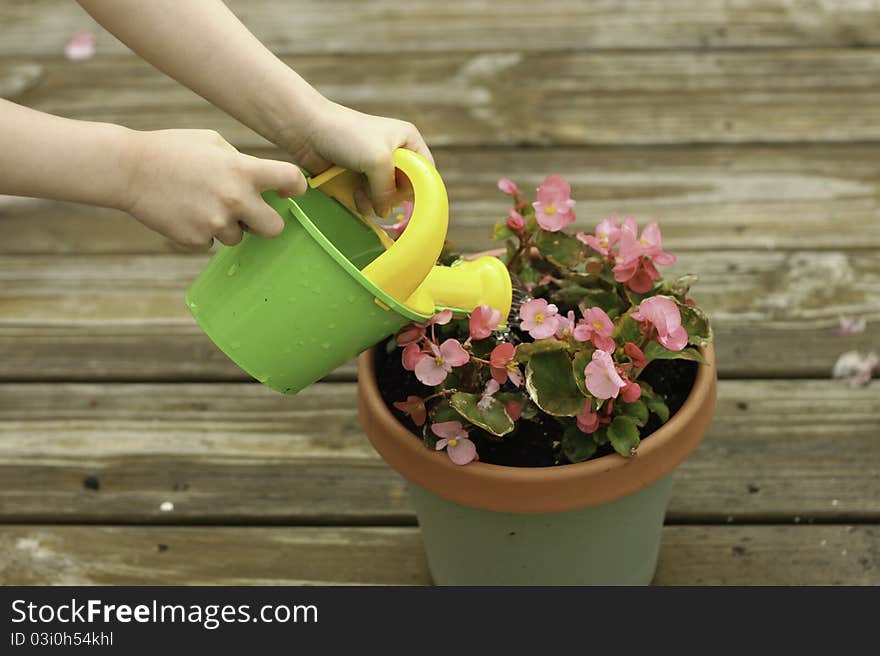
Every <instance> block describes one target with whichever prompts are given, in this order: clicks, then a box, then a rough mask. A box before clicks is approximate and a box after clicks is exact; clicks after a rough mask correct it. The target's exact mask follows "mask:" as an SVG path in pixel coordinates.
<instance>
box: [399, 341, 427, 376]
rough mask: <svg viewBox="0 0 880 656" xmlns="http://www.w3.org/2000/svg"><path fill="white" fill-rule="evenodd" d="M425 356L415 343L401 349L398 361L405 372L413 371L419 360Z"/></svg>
mask: <svg viewBox="0 0 880 656" xmlns="http://www.w3.org/2000/svg"><path fill="white" fill-rule="evenodd" d="M425 355H427V354H426V353H425V352H424V351H422V349H421V348H419V345H418V344H416V343H415V342H412V343H410V344H407V345H406V347H405V348H404V349H403V353H401V355H400V361H401V362H402V363H403V368H404V369H406V370H407V371H414V370H415V368H416V365H417V364H418V363H419V360H421V359H422V357H424V356H425Z"/></svg>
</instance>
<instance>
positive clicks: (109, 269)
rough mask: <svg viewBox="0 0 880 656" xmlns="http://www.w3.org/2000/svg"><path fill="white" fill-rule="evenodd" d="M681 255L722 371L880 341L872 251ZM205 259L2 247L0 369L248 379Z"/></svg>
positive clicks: (787, 367)
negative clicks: (857, 326)
mask: <svg viewBox="0 0 880 656" xmlns="http://www.w3.org/2000/svg"><path fill="white" fill-rule="evenodd" d="M680 255H681V256H680V258H679V263H678V264H676V265H675V266H674V267H670V268H669V269H668V272H669V275H676V274H677V273H686V272H696V273H698V274H699V276H700V278H701V281H700V283H699V286H698V287H697V288H696V290H695V296H696V298H697V299H698V300H699V301H700V303H701V304H702V305H703V306H704V307H705V308H706V310H707V311H708V312H709V313H710V315H711V316H712V318H713V321H714V325H715V328H716V335H717V340H716V341H717V354H718V366H719V371H720V372H721V375H723V376H736V377H765V376H778V377H786V376H789V377H790V376H812V377H816V376H818V377H825V376H827V375H828V372H830V370H831V366H832V365H833V363H834V361H835V360H836V358H837V355H838V354H839V353H840V352H843V351H845V350H849V349H853V348H861V349H863V350H869V349H871V348H876V344H877V342H878V338H880V321H878V319H880V262H878V260H877V258H876V257H874V255H873V254H872V253H871V252H870V251H792V252H782V251H778V252H777V251H715V252H712V251H700V252H682V253H681V254H680ZM207 257H208V255H207V254H205V255H202V256H200V257H194V256H182V255H180V256H175V255H156V256H114V255H107V256H92V257H76V256H62V255H58V256H0V379H5V380H61V379H69V380H138V381H149V380H215V379H218V380H245V379H247V376H245V375H244V374H243V373H242V372H241V371H239V370H238V368H237V367H235V366H234V365H233V364H232V363H231V361H228V360H227V359H226V357H225V356H224V355H223V354H222V353H220V352H219V350H218V349H216V347H214V346H213V344H212V343H211V342H210V341H209V340H208V338H207V337H206V336H205V335H204V334H203V333H202V332H201V330H200V329H199V328H198V326H197V325H196V324H195V322H194V320H193V319H192V318H191V317H190V316H189V311H188V309H187V308H186V305H185V304H184V302H183V294H184V290H185V289H186V287H187V286H188V285H189V284H190V282H191V281H192V280H193V279H194V278H195V277H196V275H197V274H198V272H199V270H200V269H201V267H202V266H203V265H204V262H205V260H206V259H207ZM840 315H848V316H863V317H865V318H867V319H868V320H869V324H868V328H867V330H866V331H865V332H864V333H863V334H861V335H855V336H850V337H835V338H833V339H832V338H831V332H830V331H831V330H832V328H833V327H835V326H836V325H837V324H838V317H839V316H840ZM829 340H830V341H829ZM352 371H353V369H352V368H351V367H350V366H348V367H347V368H345V369H343V370H341V371H340V372H338V375H337V378H339V377H342V378H345V377H349V378H350V377H351V375H352Z"/></svg>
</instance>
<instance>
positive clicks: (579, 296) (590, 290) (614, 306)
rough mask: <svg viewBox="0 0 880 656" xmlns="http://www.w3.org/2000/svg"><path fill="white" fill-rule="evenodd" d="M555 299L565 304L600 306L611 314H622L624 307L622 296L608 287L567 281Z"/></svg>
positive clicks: (557, 292)
mask: <svg viewBox="0 0 880 656" xmlns="http://www.w3.org/2000/svg"><path fill="white" fill-rule="evenodd" d="M554 299H555V300H556V301H558V302H560V303H562V304H563V305H570V306H574V307H585V308H591V307H600V308H602V309H603V310H605V312H606V313H607V314H608V315H609V316H614V315H615V314H620V312H621V311H622V310H623V309H624V307H623V301H622V300H621V298H620V296H618V295H617V294H615V293H614V292H611V291H609V290H607V289H602V288H598V287H584V286H582V285H578V284H576V283H571V282H566V283H564V284H563V285H562V286H561V287H560V288H559V289H558V290H557V291H556V292H555V293H554Z"/></svg>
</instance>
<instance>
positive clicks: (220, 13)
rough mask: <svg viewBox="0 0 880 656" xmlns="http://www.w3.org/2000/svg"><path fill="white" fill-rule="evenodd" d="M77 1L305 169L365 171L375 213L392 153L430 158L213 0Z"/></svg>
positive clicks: (396, 124) (386, 193)
mask: <svg viewBox="0 0 880 656" xmlns="http://www.w3.org/2000/svg"><path fill="white" fill-rule="evenodd" d="M79 2H80V4H81V5H82V6H83V7H84V8H85V9H86V11H88V12H89V13H90V14H92V16H94V17H95V19H96V20H97V21H98V22H100V23H101V24H102V25H104V27H106V28H107V29H108V30H110V31H111V32H113V34H115V35H116V36H117V37H118V38H119V39H120V40H121V41H123V42H124V43H125V44H126V45H128V46H129V47H130V48H131V49H132V50H134V51H135V52H137V53H138V54H139V55H141V56H142V57H143V58H144V59H146V60H148V61H149V62H151V63H152V64H153V65H155V66H156V67H157V68H159V69H161V70H162V71H164V72H165V73H167V74H168V75H170V76H171V77H173V78H175V79H176V80H178V81H179V82H181V83H182V84H185V85H186V86H188V87H189V88H191V89H192V90H193V91H195V92H196V93H198V94H199V95H201V96H203V97H204V98H206V99H208V100H209V101H210V102H212V103H213V104H214V105H216V106H217V107H219V108H221V109H222V110H224V111H225V112H227V113H229V114H231V115H232V116H234V117H235V118H237V119H238V120H240V121H241V122H242V123H244V124H245V125H247V126H248V127H250V128H252V129H253V130H255V131H256V132H258V133H260V134H261V135H263V136H264V137H266V138H267V139H269V140H270V141H272V142H273V143H275V144H277V145H278V146H280V147H281V148H284V149H285V150H286V151H287V152H289V153H290V155H291V156H292V157H293V158H294V161H296V163H297V164H299V165H301V166H303V167H304V168H306V169H307V170H310V171H312V172H319V171H322V170H324V169H325V168H327V167H328V166H329V165H330V163H333V164H338V165H340V166H344V167H345V168H348V169H354V170H357V171H362V172H364V173H366V175H367V178H368V180H369V183H370V192H371V194H370V195H371V196H372V201H373V206H374V207H375V209H376V211H377V213H378V214H380V215H382V216H385V215H387V214H388V212H389V211H390V210H391V207H392V205H393V203H394V202H395V200H396V199H397V196H398V194H397V190H396V181H395V174H394V165H393V164H392V162H391V153H392V151H393V150H394V149H395V148H397V147H400V146H403V147H405V148H409V149H411V150H415V151H416V152H418V153H420V154H422V155H424V156H425V157H427V158H428V159H430V158H431V153H430V151H429V150H428V148H427V146H426V145H425V142H424V140H423V139H422V137H421V135H420V134H419V132H418V130H416V128H415V127H414V126H413V125H411V124H410V123H405V122H403V121H397V120H394V119H387V118H380V117H377V116H369V115H366V114H361V113H360V112H356V111H354V110H351V109H348V108H345V107H342V106H340V105H337V104H336V103H333V102H330V101H329V100H327V99H326V98H324V97H323V96H321V94H319V93H318V92H317V91H316V90H315V89H313V88H312V87H311V86H310V85H309V84H308V83H307V82H306V81H305V80H303V79H302V78H301V77H300V76H299V75H297V74H296V73H295V72H294V71H293V70H291V69H290V68H289V67H288V66H287V65H286V64H285V63H284V62H282V61H281V60H280V59H278V58H277V57H275V55H273V54H272V53H271V52H270V51H269V50H268V49H267V48H266V47H265V46H263V44H262V43H260V41H259V40H257V38H256V37H254V35H253V34H251V33H250V32H249V31H248V30H247V28H246V27H245V26H244V25H242V24H241V22H239V20H238V19H237V18H236V17H235V16H234V15H233V14H232V13H231V12H230V11H229V9H227V7H226V6H225V5H224V4H223V3H222V2H220V0H199V1H198V2H180V0H149V2H144V1H143V0H79ZM279 6H281V5H279ZM291 9H292V8H291ZM292 10H293V9H292Z"/></svg>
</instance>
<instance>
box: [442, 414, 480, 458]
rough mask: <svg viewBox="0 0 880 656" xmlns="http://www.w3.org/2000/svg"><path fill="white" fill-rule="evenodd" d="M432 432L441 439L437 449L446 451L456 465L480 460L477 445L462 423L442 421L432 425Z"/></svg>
mask: <svg viewBox="0 0 880 656" xmlns="http://www.w3.org/2000/svg"><path fill="white" fill-rule="evenodd" d="M431 432H433V433H434V435H436V436H437V437H439V438H440V439H439V440H437V444H436V445H435V446H434V448H435V449H437V450H438V451H441V450H442V449H446V453H447V455H448V456H449V459H450V460H451V461H452V462H454V463H455V464H456V465H466V464H468V463H469V462H471V461H472V460H479V459H480V457H479V456H478V455H477V445H476V444H474V443H473V442H472V441H471V440H470V439H469V438H468V434H467V431H466V430H465V429H464V427H463V426H462V425H461V422H460V421H441V422H440V423H437V424H431Z"/></svg>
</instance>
